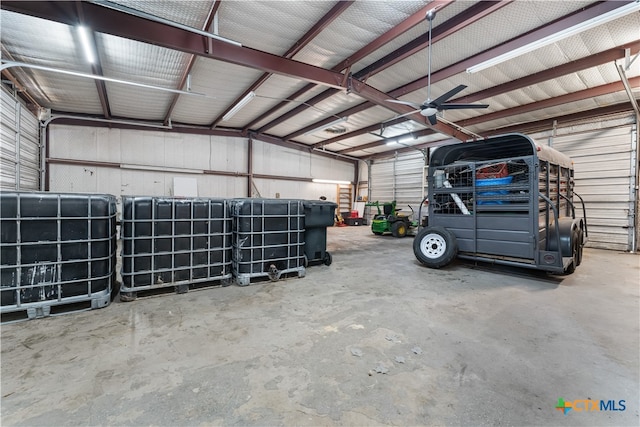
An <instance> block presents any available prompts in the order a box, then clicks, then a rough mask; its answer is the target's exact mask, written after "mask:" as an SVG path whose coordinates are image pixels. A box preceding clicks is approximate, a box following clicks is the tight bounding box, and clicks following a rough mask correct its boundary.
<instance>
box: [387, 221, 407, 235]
mask: <svg viewBox="0 0 640 427" xmlns="http://www.w3.org/2000/svg"><path fill="white" fill-rule="evenodd" d="M391 234H393V237H404V236H406V235H407V224H405V222H404V221H402V220H399V221H396V222H394V223H393V224H391Z"/></svg>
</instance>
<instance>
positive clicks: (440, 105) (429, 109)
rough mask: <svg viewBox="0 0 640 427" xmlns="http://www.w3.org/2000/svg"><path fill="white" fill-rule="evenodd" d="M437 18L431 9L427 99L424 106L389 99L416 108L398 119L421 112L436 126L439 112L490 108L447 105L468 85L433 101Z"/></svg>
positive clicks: (429, 12)
mask: <svg viewBox="0 0 640 427" xmlns="http://www.w3.org/2000/svg"><path fill="white" fill-rule="evenodd" d="M435 17H436V9H435V8H434V9H431V10H430V11H428V12H427V20H428V21H429V48H428V50H429V68H428V72H427V99H426V100H425V101H424V102H423V103H422V104H417V103H415V102H410V101H400V100H397V99H389V100H387V101H388V102H395V103H396V104H404V105H408V106H410V107H413V108H415V110H414V111H411V112H409V113H405V114H402V115H400V116H397V117H395V118H398V117H404V116H409V115H411V114H414V113H417V112H419V113H420V114H421V115H423V116H425V117H426V118H427V119H428V120H429V123H431V124H432V125H435V124H436V123H437V118H436V113H437V112H438V111H443V110H461V109H467V108H488V107H489V105H488V104H457V103H447V100H448V99H449V98H451V97H452V96H454V95H456V94H457V93H458V92H461V91H462V90H464V89H466V87H467V86H466V85H458V86H456V87H454V88H453V89H451V90H450V91H448V92H446V93H445V94H443V95H440V96H439V97H437V98H436V99H433V100H432V99H431V29H432V27H433V19H434V18H435Z"/></svg>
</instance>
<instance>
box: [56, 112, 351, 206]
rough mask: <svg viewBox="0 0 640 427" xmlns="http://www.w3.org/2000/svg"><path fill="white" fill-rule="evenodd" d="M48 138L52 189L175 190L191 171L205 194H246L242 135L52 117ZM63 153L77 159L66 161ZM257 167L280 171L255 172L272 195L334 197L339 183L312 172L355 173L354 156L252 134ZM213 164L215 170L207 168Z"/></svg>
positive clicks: (258, 184)
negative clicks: (270, 141) (117, 125)
mask: <svg viewBox="0 0 640 427" xmlns="http://www.w3.org/2000/svg"><path fill="white" fill-rule="evenodd" d="M49 143H50V148H49V156H50V158H51V159H52V161H51V166H50V169H49V170H50V188H51V191H61V192H62V191H64V192H101V193H107V194H114V195H116V196H122V195H131V196H142V195H144V196H171V195H173V178H175V177H189V178H195V179H196V180H197V183H198V195H199V196H202V197H225V198H232V197H246V196H247V177H246V174H247V172H248V150H247V147H248V142H247V139H245V138H232V137H219V136H207V135H195V134H182V133H174V132H164V131H154V130H150V131H141V130H126V129H109V128H104V127H90V126H67V125H55V124H54V125H51V126H50V134H49ZM61 160H62V161H63V162H64V161H65V160H70V161H73V162H74V163H73V164H66V163H65V164H61V163H60V161H61ZM78 161H79V163H78ZM83 161H84V162H86V163H85V164H82V162H83ZM253 169H254V170H253V173H254V174H256V175H273V176H274V177H276V178H274V179H267V178H264V177H262V178H257V177H254V179H253V184H254V186H253V188H252V195H254V196H258V195H260V196H262V197H272V198H274V197H276V195H279V196H280V197H282V198H300V199H318V198H320V196H325V197H326V198H327V200H330V201H335V199H336V194H337V192H336V185H335V184H318V183H312V182H309V180H311V179H312V178H322V179H337V180H346V181H352V180H353V179H354V167H353V165H352V164H351V163H349V162H345V161H341V160H337V159H332V158H327V157H324V156H320V155H315V154H313V153H309V152H303V151H298V150H293V149H289V148H284V147H280V146H275V145H273V144H267V143H264V142H261V141H254V142H253ZM211 171H213V172H214V173H208V172H211ZM215 172H221V173H225V174H239V176H233V175H230V176H225V175H221V174H215ZM278 176H280V177H291V178H292V179H291V180H289V179H277V177H278ZM296 178H304V179H306V181H296V180H295V179H296Z"/></svg>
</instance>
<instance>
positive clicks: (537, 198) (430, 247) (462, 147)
mask: <svg viewBox="0 0 640 427" xmlns="http://www.w3.org/2000/svg"><path fill="white" fill-rule="evenodd" d="M573 186H574V182H573V162H572V161H571V159H570V158H569V157H567V156H566V155H564V154H562V153H560V152H558V151H556V150H554V149H553V148H550V147H547V146H539V145H536V144H535V143H534V142H533V141H532V140H531V139H530V138H529V137H527V136H525V135H522V134H507V135H500V136H495V137H490V138H487V139H483V140H478V141H472V142H463V143H458V144H454V145H447V146H443V147H439V148H438V149H436V150H435V151H434V152H433V154H432V156H431V158H430V161H429V171H428V191H429V196H428V201H429V218H428V226H427V227H425V228H422V229H420V230H419V232H418V234H417V235H416V237H415V240H414V243H413V251H414V254H415V256H416V258H417V259H418V260H419V261H420V262H421V263H422V264H424V265H426V266H427V267H432V268H440V267H443V266H445V265H447V264H449V263H450V262H451V261H452V260H453V259H454V258H455V257H456V256H458V257H460V258H465V259H471V260H476V261H485V262H490V263H495V264H504V265H512V266H519V267H526V268H532V269H537V270H544V271H549V272H553V273H566V274H570V273H572V272H573V271H574V270H575V268H576V267H577V266H578V265H579V264H580V262H581V260H582V249H583V247H584V244H585V242H586V240H587V219H586V211H585V208H584V203H583V202H582V199H581V198H580V196H578V195H577V194H575V193H574V191H573ZM574 196H575V197H576V198H577V199H579V200H580V206H576V205H575V204H574Z"/></svg>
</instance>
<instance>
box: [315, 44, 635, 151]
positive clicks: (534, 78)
mask: <svg viewBox="0 0 640 427" xmlns="http://www.w3.org/2000/svg"><path fill="white" fill-rule="evenodd" d="M625 49H630V54H631V55H635V54H637V53H638V52H640V40H637V41H635V42H631V43H627V44H624V45H621V46H616V47H615V48H612V49H609V50H606V51H603V52H599V53H596V54H593V55H590V56H587V57H585V58H581V59H578V60H576V61H572V62H569V63H567V64H563V65H559V66H557V67H553V68H549V69H546V70H543V71H540V72H538V73H535V74H530V75H528V76H525V77H522V78H520V79H516V80H512V81H509V82H506V83H503V84H501V85H497V86H494V87H491V88H488V89H485V90H481V91H478V92H475V93H472V94H470V95H466V96H464V97H461V98H457V99H453V100H451V101H450V102H452V103H458V102H459V103H472V102H476V101H480V100H486V99H489V98H491V97H494V96H497V95H501V94H504V93H507V92H511V91H514V90H517V89H522V88H524V87H528V86H533V85H535V84H538V83H541V82H544V81H547V80H552V79H553V78H557V77H559V76H564V75H568V74H571V73H575V72H578V71H581V70H586V69H589V68H592V67H597V66H598V65H602V64H607V63H609V62H613V61H615V60H616V59H621V58H624V57H625ZM392 93H393V92H392ZM365 104H368V103H364V104H360V105H358V106H356V107H354V108H352V109H351V110H347V111H345V114H347V115H348V114H355V113H356V112H360V111H362V110H363V109H364V108H361V107H362V106H364V105H365ZM484 117H486V116H484ZM407 120H410V119H406V118H401V119H398V121H397V122H396V123H402V122H405V121H407ZM379 127H380V125H377V124H376V125H374V126H372V127H366V128H362V129H358V130H355V131H353V132H349V133H345V134H342V135H338V136H336V137H333V138H331V139H330V140H325V141H323V142H320V143H318V144H314V145H313V148H317V147H320V146H322V145H325V146H326V145H328V144H332V143H335V142H339V141H341V140H345V139H349V138H353V137H356V136H359V135H363V134H366V133H369V132H370V131H371V129H372V128H379ZM375 142H379V141H375ZM353 148H357V147H353ZM347 150H349V151H357V149H353V150H352V149H347ZM340 152H341V153H342V152H343V151H340Z"/></svg>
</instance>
